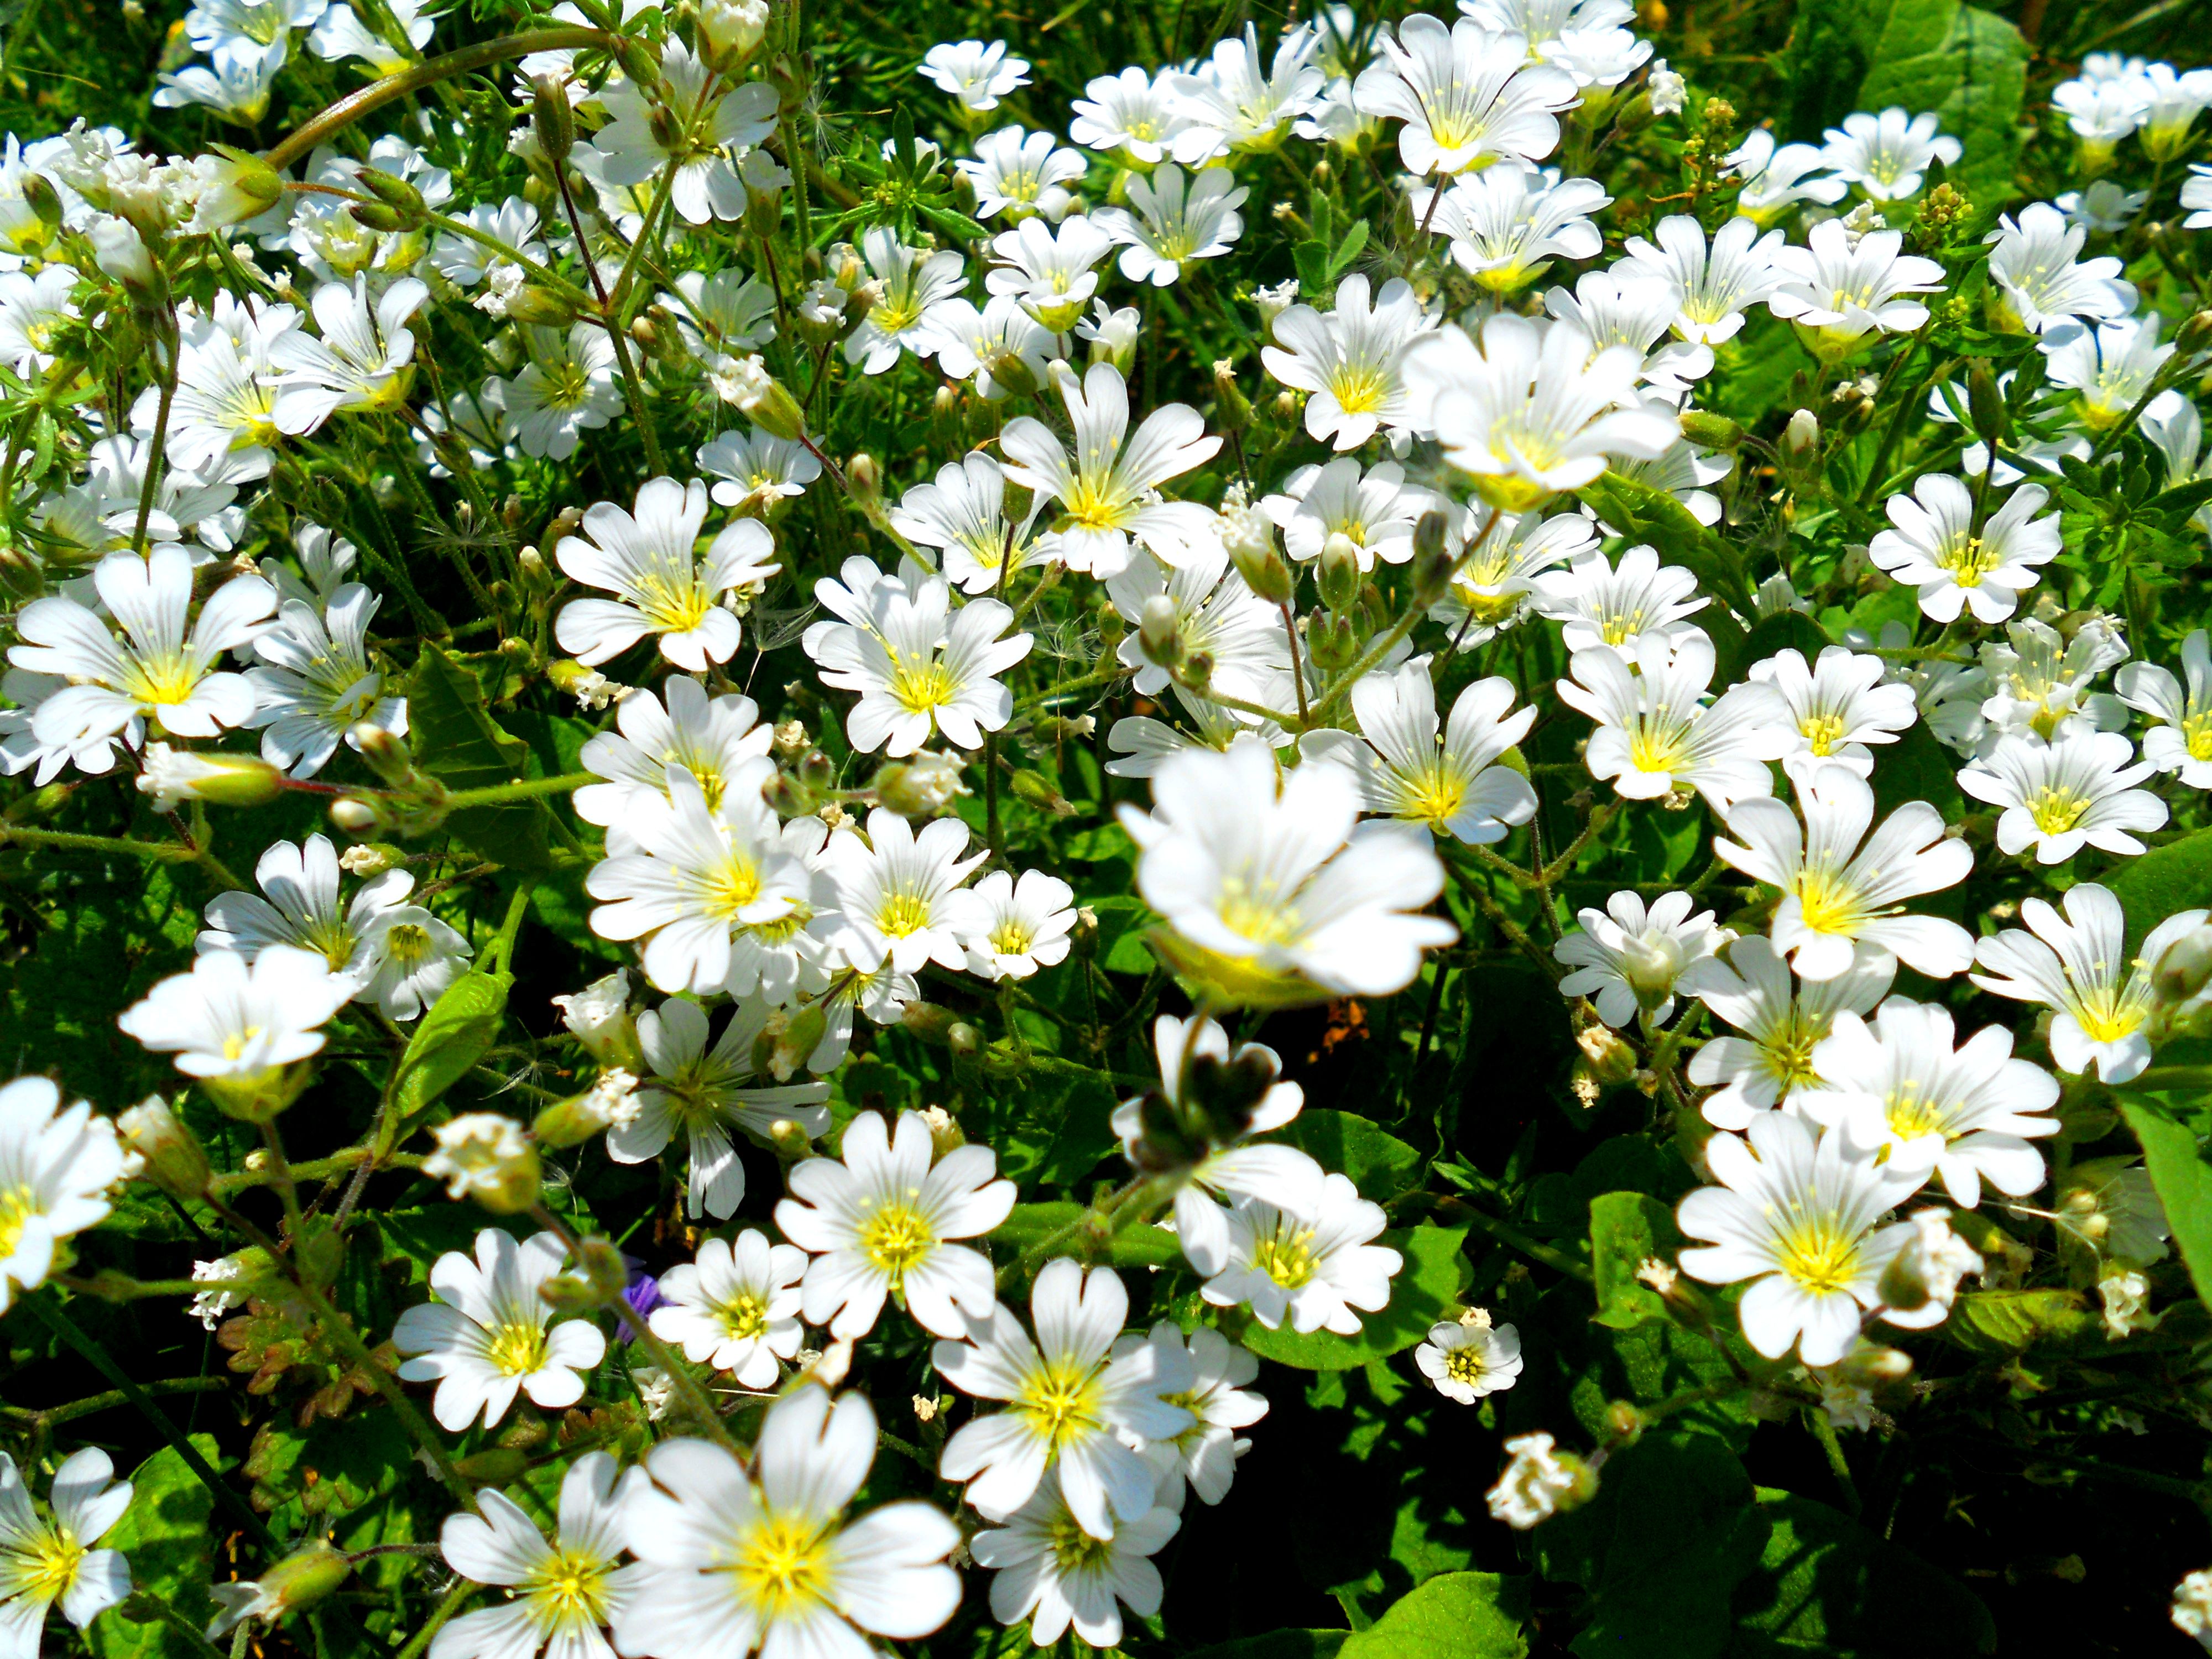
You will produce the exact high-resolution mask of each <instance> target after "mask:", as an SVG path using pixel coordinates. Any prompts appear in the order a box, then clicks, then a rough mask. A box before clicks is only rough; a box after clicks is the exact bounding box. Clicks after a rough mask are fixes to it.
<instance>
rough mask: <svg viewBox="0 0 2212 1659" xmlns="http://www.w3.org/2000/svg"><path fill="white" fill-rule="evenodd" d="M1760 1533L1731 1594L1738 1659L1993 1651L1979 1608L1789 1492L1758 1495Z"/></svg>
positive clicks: (1989, 1625)
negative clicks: (1755, 1558) (1763, 1530)
mask: <svg viewBox="0 0 2212 1659" xmlns="http://www.w3.org/2000/svg"><path fill="white" fill-rule="evenodd" d="M1758 1499H1759V1516H1761V1518H1763V1519H1764V1520H1765V1522H1766V1523H1767V1525H1768V1527H1769V1528H1770V1530H1769V1532H1768V1533H1767V1536H1766V1545H1765V1549H1764V1551H1763V1552H1762V1553H1761V1554H1760V1556H1759V1565H1758V1569H1757V1571H1754V1572H1753V1573H1751V1574H1748V1575H1747V1576H1746V1577H1744V1578H1743V1579H1742V1580H1741V1582H1740V1583H1738V1584H1737V1586H1736V1590H1735V1616H1736V1621H1737V1631H1738V1634H1737V1638H1736V1641H1735V1647H1734V1648H1733V1650H1732V1651H1733V1652H1734V1653H1735V1655H1737V1656H1740V1659H1787V1656H1800V1655H1802V1656H1806V1659H1811V1656H1814V1655H1819V1656H1822V1659H1889V1656H1893V1655H1903V1654H1907V1653H1930V1654H1935V1653H1941V1654H1947V1655H1948V1654H1959V1655H1965V1654H1973V1653H1995V1652H1996V1650H1997V1632H1996V1624H1995V1623H1994V1622H1993V1621H1992V1620H1990V1613H1989V1609H1988V1608H1987V1607H1984V1606H1983V1605H1982V1603H1981V1601H1980V1600H1979V1599H1978V1598H1977V1597H1976V1596H1974V1595H1971V1594H1969V1593H1968V1592H1967V1591H1966V1589H1964V1588H1962V1587H1961V1586H1960V1584H1959V1583H1957V1582H1956V1581H1954V1579H1952V1578H1950V1577H1947V1576H1946V1575H1945V1574H1943V1573H1941V1572H1938V1571H1936V1569H1935V1568H1933V1567H1931V1566H1929V1565H1928V1564H1927V1563H1926V1562H1925V1561H1923V1560H1922V1559H1920V1558H1919V1557H1917V1556H1916V1555H1914V1554H1913V1553H1911V1551H1909V1550H1902V1549H1899V1548H1898V1547H1896V1546H1894V1545H1893V1544H1887V1543H1884V1542H1883V1541H1881V1539H1880V1538H1879V1537H1877V1536H1876V1535H1875V1534H1873V1533H1871V1532H1869V1531H1868V1530H1867V1529H1866V1528H1864V1527H1862V1526H1860V1525H1859V1524H1858V1523H1857V1522H1855V1521H1853V1520H1851V1519H1850V1517H1849V1516H1845V1515H1844V1514H1842V1513H1840V1512H1839V1511H1838V1510H1832V1509H1830V1508H1829V1507H1828V1506H1827V1505H1826V1504H1821V1503H1818V1502H1815V1501H1814V1499H1812V1498H1805V1497H1802V1496H1801V1495H1799V1494H1797V1493H1796V1492H1778V1491H1774V1490H1771V1489H1769V1488H1765V1487H1762V1488H1760V1489H1759V1493H1758Z"/></svg>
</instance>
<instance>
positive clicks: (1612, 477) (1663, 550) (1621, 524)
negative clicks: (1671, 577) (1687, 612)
mask: <svg viewBox="0 0 2212 1659" xmlns="http://www.w3.org/2000/svg"><path fill="white" fill-rule="evenodd" d="M1577 494H1579V495H1581V496H1582V498H1583V501H1587V502H1588V503H1589V505H1590V507H1591V508H1592V509H1593V510H1595V512H1596V513H1597V515H1598V516H1599V517H1600V518H1601V519H1603V520H1605V521H1606V523H1607V524H1609V525H1611V526H1613V528H1614V529H1616V530H1618V531H1620V532H1621V533H1622V534H1623V535H1625V536H1626V537H1627V538H1628V539H1629V540H1631V541H1632V542H1639V541H1640V542H1649V543H1650V544H1652V545H1653V546H1654V547H1656V548H1657V549H1658V550H1659V555H1660V556H1661V558H1662V559H1663V560H1665V561H1666V562H1668V563H1669V564H1679V565H1683V566H1686V567H1687V568H1688V569H1689V570H1690V572H1691V574H1693V575H1695V576H1696V577H1697V579H1698V582H1699V586H1702V587H1704V588H1705V590H1706V591H1707V592H1712V593H1717V594H1719V595H1720V596H1721V597H1722V598H1723V599H1726V600H1727V601H1728V602H1729V604H1730V605H1734V606H1735V608H1736V609H1737V610H1739V611H1742V612H1743V613H1744V614H1745V615H1746V616H1748V615H1750V614H1751V612H1752V609H1753V606H1752V599H1751V586H1750V584H1749V583H1748V582H1747V581H1746V580H1744V575H1743V562H1742V560H1741V557H1740V556H1739V555H1738V554H1737V552H1736V550H1735V548H1734V547H1733V546H1731V545H1729V544H1728V543H1726V542H1724V541H1723V540H1722V539H1721V538H1719V537H1717V536H1716V535H1714V534H1713V532H1711V531H1710V530H1708V529H1706V528H1705V526H1703V525H1701V524H1699V522H1698V521H1697V520H1696V518H1694V517H1693V516H1692V514H1691V512H1690V509H1689V508H1688V507H1685V506H1683V505H1682V503H1681V502H1680V501H1676V500H1675V499H1674V497H1673V496H1672V495H1668V493H1667V492H1666V491H1665V490H1663V489H1654V488H1653V487H1652V486H1651V485H1650V484H1647V483H1642V482H1641V481H1639V480H1638V479H1635V478H1626V477H1622V476H1621V475H1620V473H1618V472H1608V473H1607V474H1605V475H1604V476H1603V477H1601V478H1600V479H1598V481H1597V482H1596V483H1591V484H1585V485H1584V486H1583V488H1582V489H1581V490H1579V491H1578V492H1577ZM1708 608H1710V607H1708ZM1698 620H1699V621H1701V622H1702V621H1703V620H1705V613H1704V612H1702V611H1701V612H1699V617H1698ZM1730 627H1731V628H1732V627H1733V623H1731V624H1730Z"/></svg>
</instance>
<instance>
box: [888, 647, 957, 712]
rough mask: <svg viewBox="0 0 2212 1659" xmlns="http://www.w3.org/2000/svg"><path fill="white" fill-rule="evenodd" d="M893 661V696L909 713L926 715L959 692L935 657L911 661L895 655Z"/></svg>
mask: <svg viewBox="0 0 2212 1659" xmlns="http://www.w3.org/2000/svg"><path fill="white" fill-rule="evenodd" d="M891 662H892V668H891V684H890V693H891V696H893V697H895V698H896V699H897V701H898V706H899V707H900V708H903V709H905V710H906V711H907V712H908V714H927V713H929V711H930V710H931V709H933V708H941V707H942V706H943V705H945V703H948V702H951V701H952V698H953V694H954V693H955V692H957V691H958V690H959V689H960V688H959V686H958V685H957V684H955V683H954V681H953V678H952V671H951V669H949V668H947V667H946V666H945V665H944V663H942V662H941V661H939V659H937V658H935V657H924V658H921V659H917V660H913V661H909V660H908V659H904V658H902V657H900V656H899V655H898V654H897V653H896V652H894V653H892V654H891Z"/></svg>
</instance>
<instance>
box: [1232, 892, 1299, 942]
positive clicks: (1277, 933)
mask: <svg viewBox="0 0 2212 1659" xmlns="http://www.w3.org/2000/svg"><path fill="white" fill-rule="evenodd" d="M1218 914H1219V915H1220V917H1221V925H1222V926H1223V927H1226V928H1228V929H1229V931H1230V932H1231V933H1235V934H1237V936H1238V937H1239V938H1242V939H1249V940H1250V941H1251V942H1252V943H1253V944H1255V945H1285V944H1288V943H1289V942H1290V941H1291V939H1296V938H1297V936H1298V913H1297V910H1296V909H1295V908H1292V907H1291V905H1289V904H1287V903H1285V902H1284V901H1283V899H1282V897H1281V896H1280V895H1279V893H1278V892H1277V891H1276V888H1275V884H1274V883H1273V882H1272V881H1267V882H1262V883H1260V884H1257V885H1256V886H1255V884H1252V883H1250V882H1248V881H1246V880H1245V879H1244V878H1243V877H1242V876H1230V877H1227V878H1225V879H1224V880H1223V881H1222V884H1221V902H1220V906H1219V910H1218Z"/></svg>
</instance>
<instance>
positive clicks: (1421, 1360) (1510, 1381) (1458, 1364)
mask: <svg viewBox="0 0 2212 1659" xmlns="http://www.w3.org/2000/svg"><path fill="white" fill-rule="evenodd" d="M1413 1364H1415V1365H1416V1366H1418V1367H1419V1370H1420V1373H1421V1375H1422V1376H1425V1377H1427V1378H1428V1379H1429V1384H1430V1386H1431V1387H1432V1388H1433V1389H1436V1391H1437V1393H1438V1394H1440V1395H1443V1397H1444V1398H1445V1399H1447V1400H1451V1401H1457V1402H1458V1403H1459V1404H1461V1405H1462V1406H1472V1405H1473V1404H1474V1402H1475V1401H1478V1400H1480V1399H1481V1398H1482V1397H1483V1396H1484V1395H1492V1394H1498V1393H1502V1392H1503V1391H1504V1390H1505V1389H1510V1388H1511V1387H1512V1386H1513V1385H1514V1384H1515V1383H1517V1382H1519V1381H1520V1380H1521V1333H1520V1332H1519V1331H1517V1330H1516V1329H1515V1328H1513V1327H1512V1326H1510V1325H1499V1326H1497V1327H1495V1328H1493V1327H1492V1326H1490V1325H1488V1324H1479V1325H1469V1324H1464V1323H1462V1322H1459V1321H1456V1320H1451V1321H1447V1322H1444V1323H1443V1324H1439V1325H1431V1326H1430V1327H1429V1340H1427V1341H1425V1342H1424V1343H1422V1344H1421V1346H1419V1347H1418V1348H1416V1349H1414V1350H1413Z"/></svg>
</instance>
